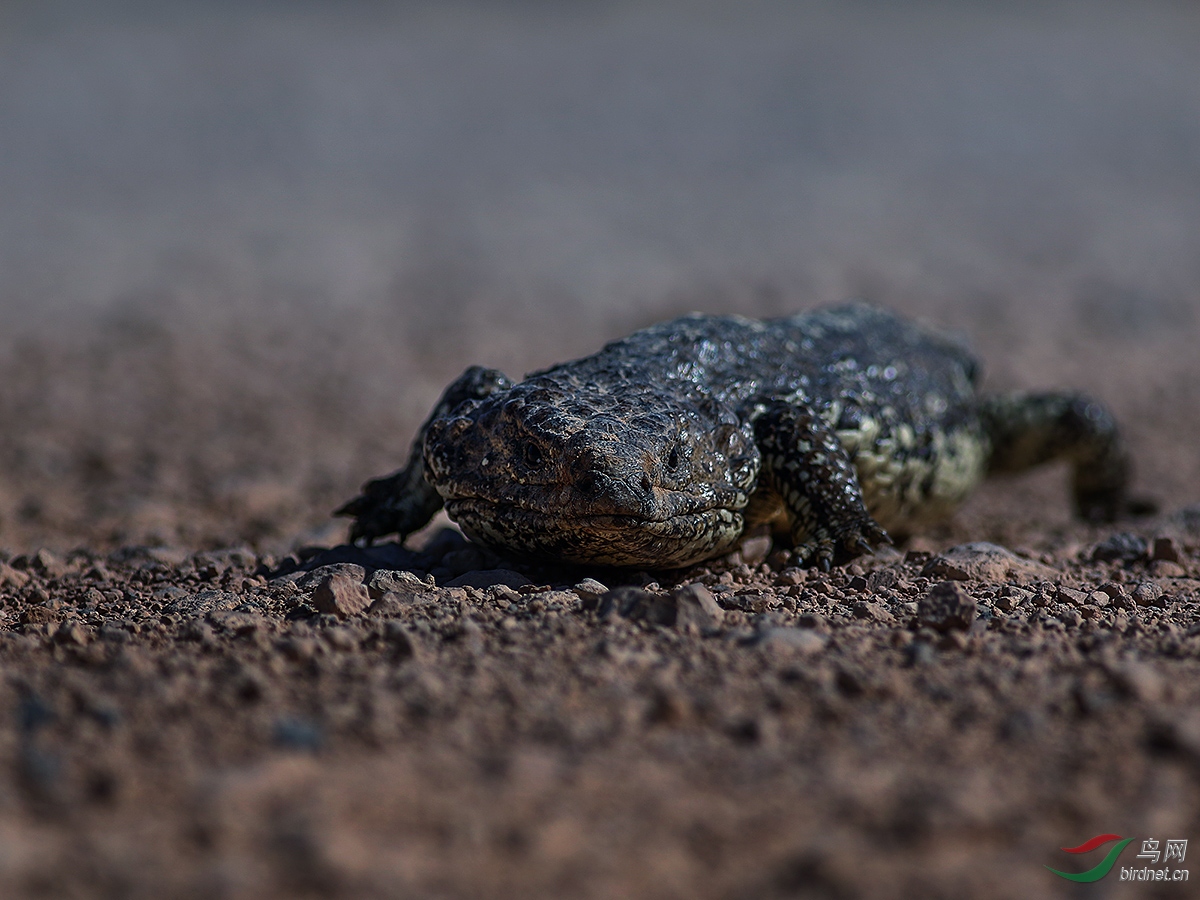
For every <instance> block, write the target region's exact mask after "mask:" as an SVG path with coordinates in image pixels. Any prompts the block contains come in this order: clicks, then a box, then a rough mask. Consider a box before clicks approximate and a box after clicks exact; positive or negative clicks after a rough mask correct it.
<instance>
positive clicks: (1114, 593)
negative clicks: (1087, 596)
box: [1096, 581, 1129, 601]
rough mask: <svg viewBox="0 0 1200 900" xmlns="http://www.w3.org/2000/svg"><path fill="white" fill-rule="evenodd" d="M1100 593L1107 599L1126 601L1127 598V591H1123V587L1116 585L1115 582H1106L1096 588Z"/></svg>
mask: <svg viewBox="0 0 1200 900" xmlns="http://www.w3.org/2000/svg"><path fill="white" fill-rule="evenodd" d="M1096 590H1098V591H1099V592H1100V593H1102V594H1105V595H1106V596H1107V597H1108V599H1110V600H1113V601H1116V600H1126V599H1128V598H1129V591H1127V590H1126V589H1125V585H1123V584H1118V583H1117V582H1115V581H1106V582H1104V584H1102V585H1100V587H1098V588H1096Z"/></svg>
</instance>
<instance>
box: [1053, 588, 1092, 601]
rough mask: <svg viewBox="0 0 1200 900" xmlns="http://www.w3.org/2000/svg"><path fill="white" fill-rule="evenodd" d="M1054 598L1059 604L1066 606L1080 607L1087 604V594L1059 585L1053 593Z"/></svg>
mask: <svg viewBox="0 0 1200 900" xmlns="http://www.w3.org/2000/svg"><path fill="white" fill-rule="evenodd" d="M1054 598H1055V599H1056V600H1057V601H1058V602H1059V603H1065V604H1067V605H1068V606H1082V605H1083V604H1084V603H1086V602H1087V594H1085V593H1084V592H1083V591H1076V590H1073V589H1072V588H1068V587H1063V586H1062V585H1061V584H1060V585H1059V586H1058V589H1057V590H1056V591H1055V592H1054Z"/></svg>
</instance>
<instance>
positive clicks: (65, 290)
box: [0, 0, 1200, 900]
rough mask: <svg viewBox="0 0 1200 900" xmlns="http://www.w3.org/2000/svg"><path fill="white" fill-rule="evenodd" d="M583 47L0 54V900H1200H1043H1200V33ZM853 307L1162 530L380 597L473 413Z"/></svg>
mask: <svg viewBox="0 0 1200 900" xmlns="http://www.w3.org/2000/svg"><path fill="white" fill-rule="evenodd" d="M101 7H103V9H101ZM560 7H561V5H554V4H529V3H506V4H500V3H487V4H472V3H467V2H455V3H449V2H445V0H442V2H438V3H429V4H419V3H406V4H378V3H373V2H367V0H344V2H342V3H338V4H303V3H301V4H295V3H274V2H268V0H258V2H245V3H237V4H187V3H171V2H168V0H160V2H156V3H142V2H139V0H123V2H114V3H111V4H102V5H96V4H88V3H83V2H72V0H44V2H39V3H26V4H21V3H10V4H6V5H4V6H3V7H2V8H0V25H2V26H3V27H0V51H2V52H0V122H2V123H3V128H2V129H0V132H2V134H0V142H2V143H3V153H0V195H2V196H3V197H4V202H3V203H2V204H0V271H2V272H3V278H2V279H0V323H2V324H0V897H4V898H8V897H22V898H23V897H80V898H83V897H88V898H91V897H103V898H114V900H116V898H131V900H132V898H159V897H167V896H171V897H185V898H195V900H201V898H212V900H218V898H229V900H241V898H269V897H281V898H282V897H294V896H319V897H346V898H350V897H356V898H357V897H368V898H370V897H381V898H387V897H397V898H398V897H431V898H459V897H462V898H477V897H483V898H488V897H547V898H550V897H555V898H558V897H576V896H578V897H597V898H598V897H627V896H637V897H672V898H684V897H686V898H696V900H702V898H722V900H726V898H727V900H732V898H743V897H766V898H769V897H819V898H849V897H859V896H866V897H896V896H907V897H913V898H929V897H935V898H936V897H945V898H951V897H955V898H957V897H968V896H969V897H982V898H992V897H996V898H1000V897H1004V898H1026V897H1042V896H1051V897H1054V896H1059V897H1083V896H1088V897H1092V896H1095V897H1125V896H1138V897H1142V896H1158V897H1163V898H1168V897H1180V896H1185V895H1186V894H1187V893H1188V891H1187V888H1184V887H1181V886H1178V885H1171V884H1166V885H1162V886H1159V887H1157V888H1154V887H1147V888H1143V887H1142V886H1140V885H1139V886H1130V885H1124V886H1123V885H1121V884H1120V883H1119V882H1118V881H1117V880H1116V879H1117V875H1116V874H1115V873H1114V874H1112V875H1109V876H1108V877H1107V878H1106V879H1105V880H1104V881H1101V882H1098V883H1096V884H1092V885H1081V886H1078V887H1077V886H1075V885H1072V884H1070V883H1068V882H1066V881H1062V880H1060V879H1058V878H1057V877H1056V876H1053V875H1051V874H1050V873H1049V872H1047V871H1046V869H1045V868H1044V866H1045V865H1051V866H1055V867H1057V868H1061V869H1072V870H1082V869H1084V868H1086V867H1088V866H1089V865H1091V864H1093V863H1094V862H1095V861H1096V860H1095V856H1097V855H1099V854H1100V853H1101V852H1102V851H1096V852H1095V853H1094V854H1089V855H1087V857H1086V859H1085V860H1083V861H1081V860H1080V859H1074V858H1071V857H1069V856H1068V855H1067V854H1064V853H1062V852H1061V851H1060V850H1059V849H1058V848H1060V847H1064V846H1074V845H1077V844H1079V843H1081V842H1083V841H1085V840H1086V839H1088V838H1090V837H1092V836H1093V835H1097V834H1101V833H1117V834H1121V835H1124V836H1126V837H1132V838H1134V839H1135V840H1136V841H1138V845H1131V848H1130V849H1127V850H1126V851H1125V854H1124V856H1123V857H1122V862H1123V863H1125V864H1127V865H1131V864H1133V855H1134V853H1135V850H1136V846H1140V841H1141V840H1144V839H1158V840H1160V841H1161V840H1165V839H1173V838H1183V839H1189V840H1190V841H1191V842H1192V843H1191V844H1190V845H1189V853H1190V854H1196V853H1200V849H1198V846H1197V844H1196V843H1195V842H1197V841H1200V814H1198V812H1197V810H1200V717H1198V714H1197V712H1196V710H1197V709H1200V704H1198V701H1200V631H1198V629H1200V607H1198V605H1197V604H1198V603H1200V515H1198V514H1197V512H1198V507H1197V504H1200V453H1197V451H1196V448H1197V447H1200V353H1197V350H1196V348H1197V347H1198V346H1200V314H1198V312H1197V311H1198V310H1200V267H1198V264H1197V260H1198V259H1200V257H1198V256H1197V254H1196V247H1195V236H1196V235H1197V234H1200V200H1198V197H1200V194H1197V192H1196V189H1195V187H1196V184H1197V183H1200V154H1198V153H1197V147H1200V92H1198V91H1200V88H1198V86H1200V56H1198V55H1197V54H1196V52H1195V47H1196V43H1197V35H1200V15H1198V13H1197V10H1196V8H1195V7H1194V5H1190V4H1177V3H1170V2H1145V3H1142V4H1138V5H1137V6H1136V8H1134V7H1133V6H1131V5H1129V4H1122V3H1103V2H1100V0H1092V2H1088V3H1078V4H1077V3H1071V2H1055V3H1050V4H1017V5H1014V4H1001V3H985V2H978V3H958V4H946V3H941V2H928V3H925V2H915V0H914V2H910V3H905V4H880V3H875V2H870V0H857V2H839V3H836V4H833V3H823V2H818V0H813V2H795V3H771V2H753V3H750V2H748V3H744V4H739V5H738V13H737V15H736V16H733V15H731V14H730V13H729V12H728V10H729V6H728V5H727V4H720V3H715V4H700V3H696V4H692V3H689V4H674V3H671V2H669V0H662V2H659V3H654V4H651V3H649V2H639V3H631V4H622V3H618V2H600V0H597V2H591V3H588V4H576V5H573V6H572V9H571V10H570V11H568V10H566V8H565V7H562V8H561V9H560ZM861 295H866V296H868V297H870V298H871V299H872V300H874V301H876V302H878V303H881V304H884V305H887V306H889V307H892V308H895V309H896V310H897V311H899V312H901V313H904V314H908V315H915V316H919V317H922V318H924V319H926V320H928V321H930V322H932V323H935V324H937V325H939V326H943V327H947V328H952V329H957V330H959V331H962V332H964V333H966V334H967V335H969V337H970V339H971V341H972V342H973V344H974V345H975V347H976V349H977V351H978V354H979V356H980V357H981V358H982V359H983V360H984V362H985V366H986V371H987V373H988V374H987V384H988V386H989V387H990V388H993V389H1038V388H1074V389H1079V390H1087V391H1089V392H1091V393H1094V394H1095V395H1097V396H1099V397H1101V398H1103V399H1104V400H1105V401H1106V402H1107V403H1108V404H1110V405H1111V406H1112V408H1113V409H1114V410H1115V412H1116V415H1117V418H1118V419H1119V421H1121V423H1122V424H1123V426H1124V428H1125V431H1126V434H1127V436H1128V438H1129V442H1130V446H1131V448H1132V451H1133V455H1134V458H1135V460H1136V465H1137V475H1136V483H1135V489H1136V492H1137V493H1139V494H1143V495H1149V496H1152V497H1155V498H1157V499H1158V500H1159V501H1160V504H1161V506H1162V512H1161V514H1160V515H1158V516H1157V517H1155V518H1150V519H1145V520H1137V521H1131V522H1124V523H1118V524H1117V525H1115V526H1112V527H1107V528H1102V529H1092V528H1088V527H1085V526H1082V525H1079V524H1077V523H1073V522H1071V520H1070V518H1069V514H1068V505H1067V491H1066V487H1065V484H1064V481H1065V473H1064V472H1063V471H1062V470H1061V469H1055V470H1051V471H1048V472H1045V473H1041V474H1038V475H1035V476H1032V477H1028V478H1021V479H1017V480H1005V481H1002V482H997V483H994V484H991V485H989V486H987V487H986V488H984V489H983V490H982V491H980V492H979V494H978V495H976V496H975V497H974V498H972V500H971V501H970V502H969V503H968V504H967V506H966V507H965V508H964V509H963V510H962V511H961V512H960V513H959V515H958V516H957V517H956V519H955V520H954V521H953V522H951V523H948V524H947V525H945V526H943V527H941V528H938V529H934V530H931V531H930V532H927V533H924V534H921V535H918V536H916V537H914V538H913V540H912V541H911V542H910V543H908V544H906V545H904V546H901V547H899V548H897V549H896V551H895V552H894V553H885V554H880V555H879V556H877V557H873V558H870V559H865V560H862V561H860V562H859V563H857V564H856V565H855V566H851V567H850V568H848V569H844V570H838V571H836V572H834V573H832V574H829V575H819V574H810V573H806V572H800V571H795V570H790V569H788V568H786V567H782V566H781V565H780V560H779V559H778V558H777V557H776V556H774V555H773V553H772V551H771V550H770V548H767V547H766V546H764V545H763V544H762V543H761V542H758V543H753V544H751V545H750V546H749V547H747V548H746V549H745V550H743V551H742V552H741V554H740V555H738V556H736V557H735V558H733V559H729V560H724V561H717V562H714V563H712V564H711V565H709V566H706V567H703V568H699V569H694V570H691V571H686V572H679V573H672V574H664V573H625V574H619V573H614V572H610V571H600V570H595V571H591V570H589V571H552V570H545V569H530V568H527V567H524V566H523V565H522V563H521V562H520V561H519V560H500V559H496V558H494V557H490V556H488V555H486V554H482V553H480V552H479V551H477V550H475V549H472V548H470V547H468V546H465V545H464V544H463V543H462V541H461V539H460V538H458V537H456V536H455V534H454V533H453V532H451V533H449V534H443V533H442V532H440V531H439V529H441V528H444V527H445V526H446V523H445V522H444V521H441V522H438V523H435V525H434V526H433V527H432V528H431V529H430V530H429V531H428V532H426V533H424V534H421V535H418V536H415V538H414V540H413V541H412V542H410V546H409V547H408V548H407V549H401V548H396V547H392V546H384V547H381V548H377V549H376V550H374V551H372V552H371V553H368V554H363V553H360V552H357V551H349V550H345V549H342V550H336V549H331V548H335V547H337V545H338V544H340V543H341V541H342V540H343V539H344V536H345V533H346V532H345V528H346V526H345V523H344V522H334V521H332V520H330V518H329V511H330V510H332V509H333V508H334V507H335V506H336V505H337V504H338V503H340V502H342V501H344V500H346V499H347V498H349V497H350V496H352V495H353V493H354V492H355V490H356V489H357V488H358V486H359V485H360V484H361V483H362V481H364V480H365V479H366V478H367V477H369V476H372V475H378V474H380V473H382V472H385V471H388V470H389V469H391V468H395V467H397V466H399V465H400V464H401V463H402V462H403V458H404V455H405V453H406V452H407V447H408V442H409V440H410V439H411V436H412V433H413V430H414V428H415V427H416V426H417V425H418V424H419V422H420V420H421V418H422V417H423V416H424V414H425V413H426V412H427V410H428V409H429V407H430V405H431V404H432V403H433V401H434V400H435V398H436V396H437V395H438V393H439V391H440V390H441V388H442V387H443V386H444V385H445V384H446V383H447V382H448V381H449V380H450V379H452V378H453V377H455V376H456V375H457V374H458V373H459V372H461V371H462V369H463V368H464V367H465V366H467V365H469V364H472V363H479V364H484V365H489V366H495V367H499V368H502V369H504V370H505V371H507V372H508V373H509V374H510V375H514V376H519V375H520V374H521V373H523V372H525V371H530V370H532V369H535V368H538V367H540V366H544V365H548V364H551V363H554V362H557V361H561V360H563V359H566V358H570V357H572V356H578V355H582V354H584V353H587V352H590V351H593V350H595V349H596V348H598V347H599V346H600V345H601V344H602V343H603V342H604V341H605V340H608V339H610V338H615V337H618V336H621V335H623V334H628V333H629V332H630V331H632V330H634V329H635V328H637V327H640V326H642V325H646V324H649V323H650V322H653V321H659V320H663V319H666V318H669V317H671V316H672V315H675V314H678V313H681V312H684V311H687V310H692V309H696V310H700V311H704V312H711V313H724V312H740V313H745V314H748V315H757V316H767V315H782V314H785V313H788V312H791V311H794V310H799V309H803V308H810V307H813V306H816V305H822V304H832V303H837V302H842V301H845V300H846V299H848V298H850V297H853V296H861ZM985 541H986V542H991V543H992V544H993V545H997V546H999V547H1002V548H1006V550H1007V551H1008V553H1005V552H1004V551H1002V550H997V549H995V547H979V546H973V547H971V548H969V549H966V550H962V549H960V550H957V551H953V552H952V548H962V547H963V546H964V545H971V544H977V543H978V542H985ZM231 548H233V549H231ZM1008 554H1012V555H1008ZM330 567H332V568H330ZM404 571H408V572H410V573H413V574H412V575H411V576H405V575H403V574H391V573H398V572H404ZM430 578H431V579H432V580H430ZM946 584H950V585H951V586H950V587H940V585H946ZM610 591H611V593H610ZM1190 862H1191V861H1190V860H1189V861H1188V862H1187V863H1185V865H1190ZM1198 877H1200V875H1198ZM1194 880H1195V879H1193V881H1194ZM1192 893H1194V889H1193V890H1192Z"/></svg>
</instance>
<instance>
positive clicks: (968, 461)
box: [339, 304, 1128, 567]
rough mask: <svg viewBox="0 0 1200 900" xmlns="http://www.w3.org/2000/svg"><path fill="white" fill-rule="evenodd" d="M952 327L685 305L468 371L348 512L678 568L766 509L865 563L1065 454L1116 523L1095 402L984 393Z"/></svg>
mask: <svg viewBox="0 0 1200 900" xmlns="http://www.w3.org/2000/svg"><path fill="white" fill-rule="evenodd" d="M977 379H978V366H977V364H976V362H975V360H974V359H973V358H972V357H971V355H970V354H969V353H968V352H967V351H966V350H965V349H963V347H962V346H961V345H960V344H958V343H956V342H955V341H952V340H949V339H947V338H946V337H944V336H941V335H939V334H937V333H935V332H933V331H931V330H929V329H926V328H923V327H921V326H919V325H917V324H915V323H912V322H909V321H907V320H904V319H902V318H899V317H897V316H894V315H892V314H890V313H887V312H884V311H882V310H879V309H876V308H874V307H871V306H867V305H865V304H854V305H850V306H845V307H839V308H836V309H829V310H821V311H816V312H808V313H801V314H799V315H795V316H790V317H787V318H783V319H774V320H767V321H756V320H752V319H747V318H743V317H740V316H703V315H691V316H685V317H683V318H680V319H676V320H674V321H670V322H664V323H662V324H659V325H654V326H652V327H650V328H646V329H644V330H642V331H639V332H636V333H634V334H632V335H630V336H629V337H627V338H624V339H622V340H619V341H614V342H613V343H610V344H608V345H607V346H606V347H604V349H603V350H601V351H600V352H598V353H596V354H593V355H592V356H588V357H585V358H583V359H579V360H575V361H573V362H569V363H563V364H561V365H558V366H554V367H553V368H550V369H546V370H544V371H541V372H535V373H533V374H531V375H530V376H528V377H527V378H526V379H525V380H524V381H522V382H520V383H517V384H513V383H512V382H511V381H509V380H508V379H507V378H506V377H505V376H504V375H502V374H501V373H499V372H495V371H494V370H488V369H481V368H478V367H473V368H471V369H468V370H467V371H466V372H465V373H464V374H463V376H461V377H460V378H459V379H458V380H456V381H455V382H454V383H453V384H452V385H451V386H450V387H449V388H448V389H447V391H446V393H445V395H444V396H443V398H442V400H441V402H440V403H439V404H438V406H437V407H436V408H435V410H434V413H433V415H431V416H430V419H429V420H428V421H427V422H426V423H425V426H424V427H423V428H422V430H421V433H420V435H419V436H418V439H417V441H416V443H415V445H414V448H413V451H412V453H411V455H410V459H409V463H408V465H407V466H406V467H405V468H404V469H403V470H401V471H400V472H398V473H396V474H395V475H392V476H390V477H388V478H383V479H378V480H375V481H372V482H369V483H368V484H367V485H366V486H365V487H364V491H363V494H362V495H361V496H360V497H357V498H355V499H354V500H352V501H351V502H350V503H348V504H346V506H344V507H343V508H342V509H341V510H339V513H340V514H344V515H352V516H354V517H355V520H356V521H355V524H354V526H353V529H352V538H353V539H356V540H358V539H366V540H373V539H375V538H377V537H380V536H382V535H385V534H389V533H392V532H396V533H399V534H400V535H401V536H402V537H403V536H404V535H406V534H409V533H411V532H412V531H414V530H416V529H417V528H420V527H421V526H422V525H424V524H425V523H426V522H427V521H428V520H429V518H430V517H431V516H432V515H433V514H434V513H435V512H436V511H437V510H438V509H439V508H441V507H442V506H443V505H444V506H445V508H446V511H447V513H448V514H449V516H450V517H451V518H452V519H453V520H454V521H456V522H457V523H458V524H459V525H460V526H461V527H462V528H463V530H464V532H466V533H467V534H468V535H469V536H470V537H472V538H473V539H475V540H478V541H480V542H481V543H484V544H486V545H488V546H491V547H493V548H495V549H497V550H500V551H502V552H507V553H511V554H517V555H528V556H536V557H540V558H549V559H555V560H561V561H566V562H573V563H593V564H601V565H620V566H640V567H676V566H682V565H687V564H690V563H693V562H697V561H699V560H702V559H706V558H709V557H712V556H716V555H719V554H721V553H724V552H726V551H728V550H730V549H731V548H732V547H734V546H736V544H737V542H738V541H739V540H740V539H741V537H742V536H743V535H744V534H745V533H746V531H747V530H748V529H752V528H755V527H757V526H760V525H762V524H764V523H768V524H770V525H771V526H772V528H773V530H774V531H775V532H776V533H777V534H778V535H779V536H780V538H781V539H782V540H784V541H786V542H788V543H789V544H790V545H791V546H792V547H794V548H795V552H796V555H797V557H798V559H799V560H800V561H802V562H816V563H820V564H822V565H824V566H828V565H830V564H831V563H832V562H835V561H840V560H845V559H850V558H853V557H854V556H856V555H858V554H860V553H863V552H866V551H867V550H869V549H870V548H871V547H872V546H874V545H877V544H879V543H881V542H884V541H886V540H888V535H887V530H894V531H909V530H911V529H913V528H916V527H919V526H920V525H921V524H922V523H925V522H929V521H933V520H936V519H938V518H942V517H945V516H947V515H949V514H950V513H951V512H952V511H953V509H954V508H955V507H956V506H957V505H958V503H959V502H961V500H962V499H963V498H964V497H965V496H966V495H967V494H968V493H969V492H970V490H971V489H972V488H973V487H974V486H975V485H976V484H977V483H978V482H979V480H980V479H981V478H982V477H983V475H984V474H985V473H986V472H987V471H989V470H995V471H1012V470H1017V469H1021V468H1025V467H1027V466H1029V465H1034V464H1038V463H1041V462H1045V461H1048V460H1050V459H1055V458H1060V457H1065V458H1068V459H1070V460H1072V461H1073V462H1074V463H1075V467H1076V468H1075V490H1076V499H1077V504H1078V506H1079V509H1080V512H1081V513H1083V514H1085V515H1088V516H1091V517H1104V518H1111V517H1112V516H1113V515H1116V514H1117V512H1118V511H1119V508H1120V506H1121V504H1122V502H1123V498H1124V493H1125V484H1126V481H1127V476H1128V464H1127V462H1126V457H1125V454H1124V451H1123V449H1122V448H1121V445H1120V442H1119V440H1118V438H1117V435H1116V427H1115V424H1114V423H1113V420H1112V417H1111V415H1109V414H1108V413H1107V411H1105V410H1104V409H1103V407H1100V406H1099V405H1098V404H1096V403H1095V402H1094V401H1091V400H1089V399H1087V398H1085V397H1080V396H1078V395H1073V394H1036V395H1028V396H1025V397H1020V396H1010V397H1005V398H980V397H979V396H977V393H976V383H977Z"/></svg>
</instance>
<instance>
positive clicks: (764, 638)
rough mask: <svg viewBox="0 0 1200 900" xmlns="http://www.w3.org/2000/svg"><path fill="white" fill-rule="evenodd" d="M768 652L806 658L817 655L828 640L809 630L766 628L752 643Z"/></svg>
mask: <svg viewBox="0 0 1200 900" xmlns="http://www.w3.org/2000/svg"><path fill="white" fill-rule="evenodd" d="M754 643H755V645H756V646H759V647H764V648H766V649H768V650H775V651H779V650H783V651H788V652H793V653H800V654H802V655H804V656H808V655H810V654H813V653H819V652H820V651H822V650H824V649H825V645H826V644H827V643H829V638H827V637H826V636H825V635H823V634H821V633H820V632H818V631H813V630H812V629H811V628H786V627H781V628H768V629H767V630H766V631H763V632H762V633H761V634H760V635H759V636H758V638H757V640H756V641H755V642H754Z"/></svg>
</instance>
